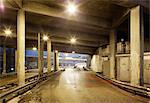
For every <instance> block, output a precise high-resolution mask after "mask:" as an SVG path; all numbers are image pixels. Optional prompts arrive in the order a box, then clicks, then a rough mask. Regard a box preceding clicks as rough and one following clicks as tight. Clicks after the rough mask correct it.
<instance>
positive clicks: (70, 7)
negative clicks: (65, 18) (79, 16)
mask: <svg viewBox="0 0 150 103" xmlns="http://www.w3.org/2000/svg"><path fill="white" fill-rule="evenodd" d="M67 11H68V13H70V14H75V13H76V11H77V7H76V5H75V4H74V3H68V5H67Z"/></svg>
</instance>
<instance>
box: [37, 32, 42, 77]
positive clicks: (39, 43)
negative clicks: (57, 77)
mask: <svg viewBox="0 0 150 103" xmlns="http://www.w3.org/2000/svg"><path fill="white" fill-rule="evenodd" d="M41 62H42V61H41V34H40V33H38V71H39V77H40V76H41V75H42V72H43V69H42V63H41Z"/></svg>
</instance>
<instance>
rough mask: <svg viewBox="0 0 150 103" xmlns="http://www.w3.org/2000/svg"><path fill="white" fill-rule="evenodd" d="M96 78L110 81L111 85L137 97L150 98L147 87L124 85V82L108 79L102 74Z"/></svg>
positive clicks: (149, 90)
mask: <svg viewBox="0 0 150 103" xmlns="http://www.w3.org/2000/svg"><path fill="white" fill-rule="evenodd" d="M96 76H98V77H100V78H102V79H105V80H107V81H109V83H111V84H113V85H115V86H117V87H119V88H121V89H124V90H126V91H128V92H131V93H133V94H135V95H140V96H143V97H146V98H150V88H146V87H142V86H135V85H131V84H129V83H124V82H120V81H117V80H114V79H108V78H106V77H104V76H102V75H100V74H98V73H97V74H96Z"/></svg>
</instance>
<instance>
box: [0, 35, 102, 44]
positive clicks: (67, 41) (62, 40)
mask: <svg viewBox="0 0 150 103" xmlns="http://www.w3.org/2000/svg"><path fill="white" fill-rule="evenodd" d="M0 36H5V35H4V34H2V33H1V34H0ZM11 37H12V38H16V34H12V36H11ZM25 38H26V39H28V40H37V35H26V37H25ZM51 40H52V42H56V43H64V44H70V43H71V42H70V39H67V38H58V37H51ZM75 45H80V46H88V47H99V45H100V44H99V42H89V41H83V40H77V42H76V44H75Z"/></svg>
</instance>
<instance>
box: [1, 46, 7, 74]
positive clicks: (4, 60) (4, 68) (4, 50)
mask: <svg viewBox="0 0 150 103" xmlns="http://www.w3.org/2000/svg"><path fill="white" fill-rule="evenodd" d="M2 74H6V46H5V44H4V46H3V72H2Z"/></svg>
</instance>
